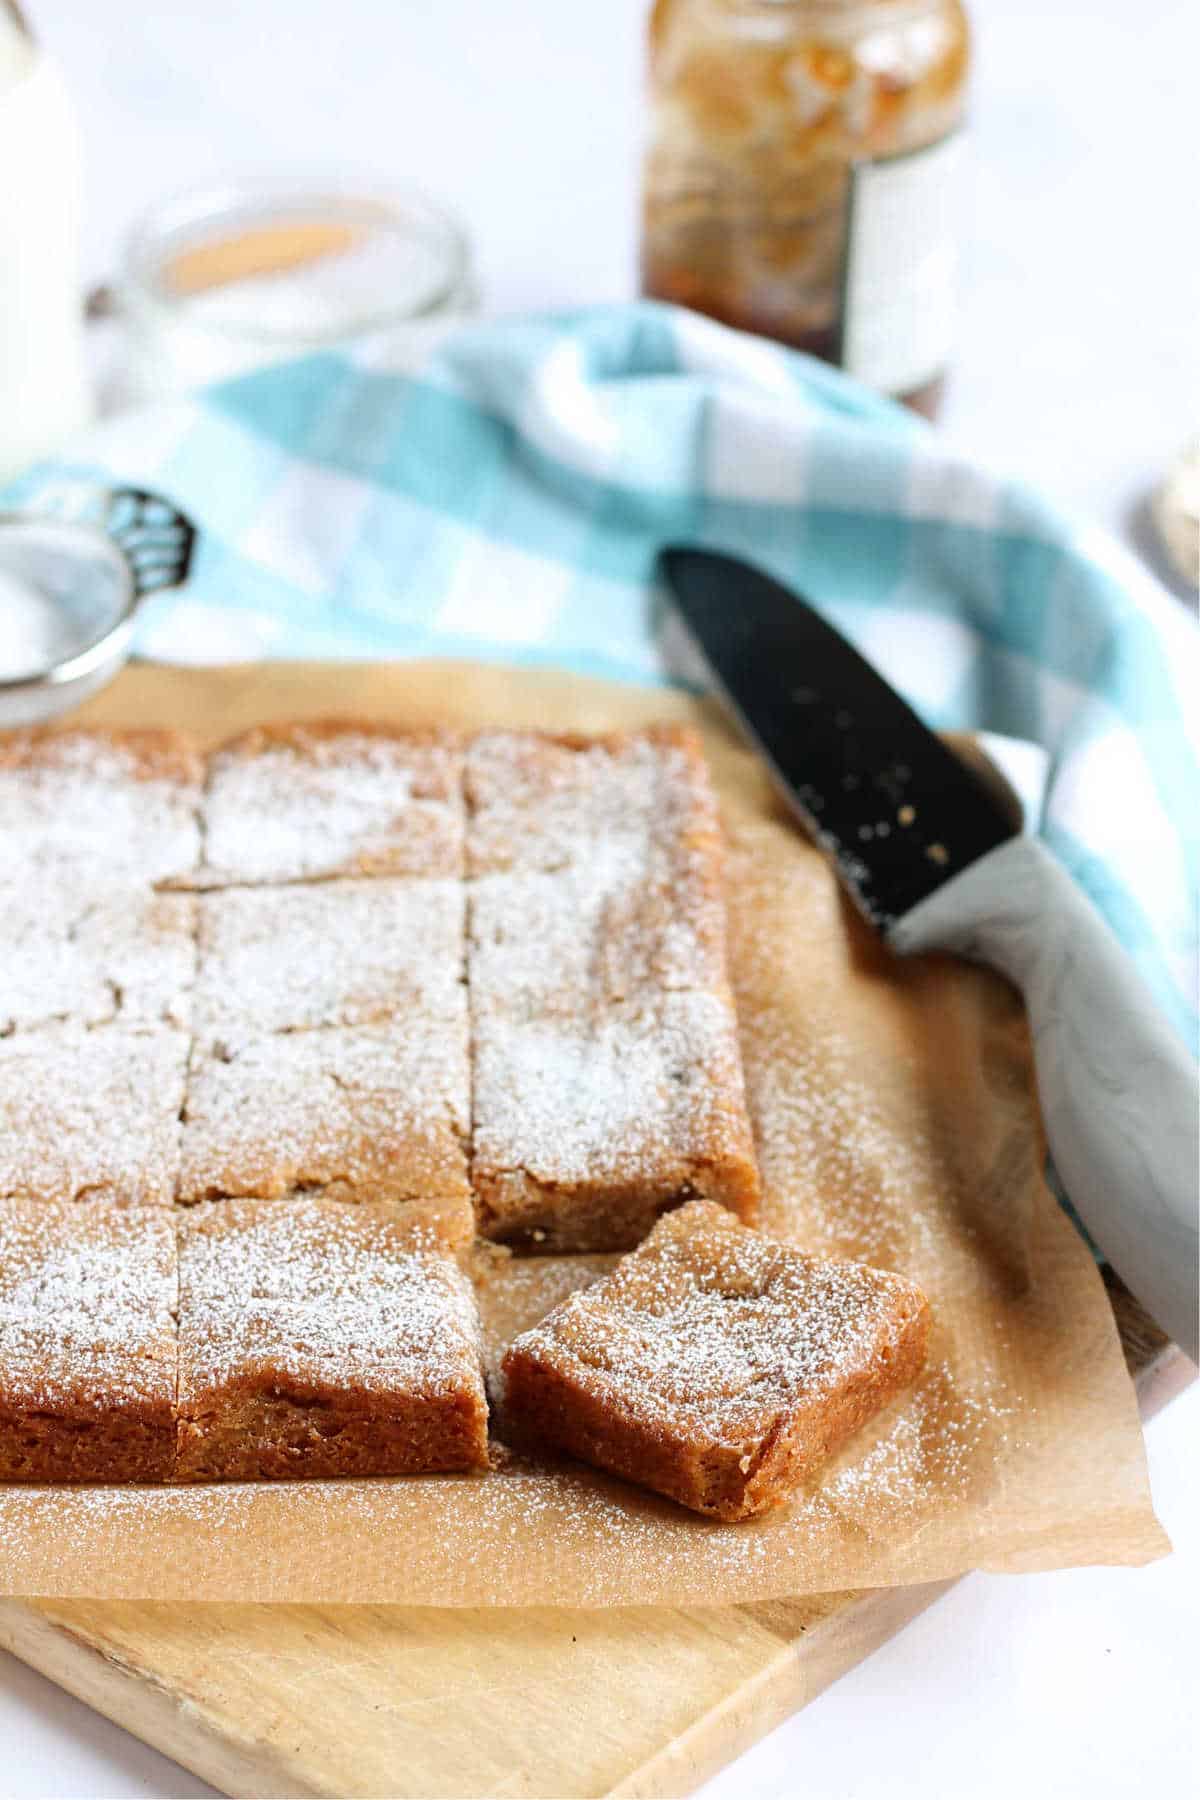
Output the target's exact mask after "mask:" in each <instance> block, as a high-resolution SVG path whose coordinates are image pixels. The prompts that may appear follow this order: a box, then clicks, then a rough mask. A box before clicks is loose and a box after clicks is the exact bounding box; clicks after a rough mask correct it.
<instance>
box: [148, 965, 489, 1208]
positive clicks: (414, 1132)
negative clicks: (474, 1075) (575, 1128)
mask: <svg viewBox="0 0 1200 1800" xmlns="http://www.w3.org/2000/svg"><path fill="white" fill-rule="evenodd" d="M456 991H457V994H458V1003H457V1005H456V1007H455V1008H454V1010H453V1011H451V1012H450V1013H448V1014H439V1015H434V1014H432V1013H415V1014H413V1015H411V1016H406V1017H404V1018H402V1019H398V1020H397V1021H395V1022H394V1023H393V1024H389V1025H383V1026H360V1027H356V1028H351V1029H346V1030H341V1029H333V1030H321V1031H306V1032H295V1033H289V1034H283V1035H279V1036H275V1037H263V1038H256V1039H254V1040H252V1041H249V1042H246V1043H241V1044H237V1045H234V1046H232V1047H227V1048H226V1049H225V1050H224V1052H223V1053H222V1054H219V1055H210V1054H208V1053H206V1052H205V1051H204V1050H203V1049H198V1050H197V1051H196V1053H195V1054H194V1056H193V1060H192V1067H191V1072H190V1076H189V1080H188V1092H187V1105H186V1110H185V1114H184V1126H183V1163H182V1172H181V1177H180V1187H179V1192H180V1196H181V1198H182V1199H184V1200H198V1199H208V1198H218V1197H220V1196H223V1195H238V1194H243V1195H259V1196H261V1197H264V1198H269V1197H278V1196H280V1195H283V1194H287V1193H292V1192H296V1191H297V1190H305V1189H309V1190H319V1191H325V1192H327V1193H330V1194H332V1195H335V1196H337V1197H340V1198H343V1199H411V1198H420V1197H430V1196H434V1195H438V1194H454V1193H464V1192H465V1191H466V1152H465V1148H464V1145H465V1141H466V1135H467V1131H468V1128H469V1124H468V1121H469V1104H470V1099H469V1094H468V1079H469V1077H468V1060H467V1019H466V998H465V995H464V994H463V993H462V990H461V989H458V990H456Z"/></svg>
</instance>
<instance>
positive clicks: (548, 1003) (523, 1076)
mask: <svg viewBox="0 0 1200 1800" xmlns="http://www.w3.org/2000/svg"><path fill="white" fill-rule="evenodd" d="M466 779H467V795H468V806H469V814H470V816H469V821H468V832H467V866H468V871H469V873H470V875H471V877H472V879H471V883H470V893H469V903H468V957H467V960H468V981H469V988H470V994H471V1007H472V1025H473V1032H472V1036H473V1058H474V1127H475V1128H474V1168H475V1172H476V1177H477V1180H478V1181H479V1184H480V1186H481V1189H482V1190H483V1192H484V1195H485V1202H486V1215H485V1216H486V1219H487V1228H488V1229H489V1230H495V1231H496V1232H497V1233H498V1234H499V1235H506V1234H508V1232H509V1231H510V1230H511V1231H523V1230H526V1229H527V1227H528V1226H529V1224H530V1221H531V1220H532V1219H533V1216H534V1211H536V1210H537V1209H539V1208H541V1209H543V1210H544V1209H545V1208H549V1209H550V1211H551V1212H552V1213H553V1214H555V1215H556V1216H557V1221H558V1222H557V1224H554V1225H553V1229H552V1231H551V1236H552V1237H554V1236H557V1238H558V1240H559V1241H563V1242H576V1243H579V1244H581V1245H586V1244H587V1243H589V1242H591V1243H593V1244H596V1243H613V1242H620V1241H621V1238H620V1235H619V1229H618V1225H617V1224H616V1223H614V1224H613V1226H612V1235H610V1236H609V1237H608V1238H605V1237H604V1236H603V1235H599V1236H596V1235H591V1234H592V1233H594V1232H596V1231H597V1230H599V1227H598V1226H597V1225H595V1223H592V1224H588V1223H586V1221H585V1219H584V1208H585V1207H587V1206H593V1207H594V1206H595V1205H596V1204H597V1201H598V1200H602V1199H603V1195H604V1192H605V1189H606V1188H608V1189H617V1188H622V1187H623V1188H624V1189H626V1190H627V1191H628V1190H629V1189H631V1188H636V1187H637V1186H638V1185H639V1184H640V1185H641V1186H642V1187H643V1188H644V1189H645V1190H646V1191H647V1192H648V1193H649V1194H652V1195H653V1196H655V1197H657V1201H658V1204H660V1205H661V1204H663V1203H669V1201H670V1200H671V1198H672V1197H678V1196H679V1195H680V1194H682V1193H686V1192H687V1191H688V1189H689V1187H690V1188H691V1189H692V1191H716V1190H718V1189H721V1188H728V1190H729V1191H730V1192H731V1193H732V1192H734V1191H736V1192H739V1193H741V1194H742V1195H743V1196H744V1197H745V1198H746V1201H747V1203H749V1200H750V1199H751V1198H752V1196H753V1191H754V1174H753V1162H752V1155H751V1146H750V1137H749V1129H748V1125H747V1121H746V1118H745V1112H744V1101H743V1094H742V1083H741V1070H740V1063H739V1056H738V1048H737V1040H736V1026H735V1021H734V1014H733V1006H732V1001H731V999H730V995H729V991H728V985H727V982H726V978H725V964H724V914H723V908H722V899H721V888H720V866H721V844H720V833H719V827H718V822H717V814H716V806H715V802H714V799H713V796H712V792H711V789H710V787H709V785H708V782H707V777H706V774H705V771H704V767H703V762H702V759H701V758H700V757H699V754H698V751H697V748H696V745H695V742H694V740H693V739H692V738H691V737H690V736H689V735H688V734H686V733H678V732H672V731H669V730H663V731H660V732H651V733H647V734H645V735H643V736H633V737H627V738H610V739H601V740H599V741H587V740H579V739H570V738H568V739H561V740H556V739H553V738H547V737H544V736H539V735H538V734H536V733H520V732H498V733H485V734H482V735H481V736H479V737H478V738H476V739H474V740H472V742H471V743H470V745H469V747H468V751H467V762H466ZM531 1189H532V1190H541V1191H542V1196H543V1198H539V1197H538V1196H537V1195H536V1194H534V1193H532V1192H531ZM571 1189H574V1190H576V1192H575V1193H574V1194H572V1193H571V1192H570V1191H569V1190H571ZM545 1196H550V1197H549V1198H547V1197H545ZM526 1215H528V1216H526ZM548 1216H549V1215H548ZM614 1217H615V1215H614ZM552 1223H553V1222H552ZM538 1230H542V1227H541V1226H539V1227H538ZM543 1235H545V1233H544V1232H543Z"/></svg>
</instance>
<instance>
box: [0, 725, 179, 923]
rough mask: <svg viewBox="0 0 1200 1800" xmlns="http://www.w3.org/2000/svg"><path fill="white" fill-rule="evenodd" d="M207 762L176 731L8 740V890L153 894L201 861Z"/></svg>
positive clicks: (1, 801) (1, 815)
mask: <svg viewBox="0 0 1200 1800" xmlns="http://www.w3.org/2000/svg"><path fill="white" fill-rule="evenodd" d="M202 775H203V765H202V762H201V759H200V757H199V755H198V753H197V751H196V749H195V747H194V745H192V743H191V742H190V740H188V739H187V738H185V737H182V736H180V735H179V734H177V733H175V732H170V731H120V732H118V731H63V732H14V733H10V734H0V843H2V844H3V846H4V867H3V870H0V880H3V882H4V884H5V885H7V886H16V885H21V886H25V887H26V888H27V890H34V891H36V890H37V889H38V888H40V887H44V886H45V885H47V884H49V883H50V882H52V881H60V880H68V881H73V880H77V879H78V878H79V877H80V876H81V875H82V877H83V878H84V879H86V880H87V881H89V882H93V883H95V882H100V881H106V882H121V881H124V882H127V883H130V884H136V883H143V884H151V883H154V882H159V881H168V880H172V879H179V878H187V877H188V876H190V874H191V872H192V871H193V870H194V869H195V868H196V865H197V862H198V861H199V856H200V825H199V811H200V788H201V779H202Z"/></svg>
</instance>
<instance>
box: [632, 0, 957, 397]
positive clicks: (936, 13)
mask: <svg viewBox="0 0 1200 1800" xmlns="http://www.w3.org/2000/svg"><path fill="white" fill-rule="evenodd" d="M968 58H969V45H968V33H967V23H966V19H965V16H964V13H963V9H962V5H961V0H657V4H656V5H655V7H654V12H653V15H652V19H651V25H650V78H651V104H652V119H651V130H650V140H649V145H648V148H647V154H646V163H645V177H644V196H643V229H642V286H643V291H644V292H645V293H647V294H650V295H653V296H655V297H657V298H659V299H664V300H673V301H676V302H678V303H680V304H682V305H684V306H690V307H694V308H696V309H697V310H698V311H700V312H704V313H708V314H710V315H711V316H712V317H714V318H717V319H721V320H723V321H725V322H726V323H727V324H730V325H736V326H739V327H741V328H743V329H745V330H748V331H756V332H760V333H762V334H763V335H765V336H767V337H773V338H778V339H780V340H781V341H782V342H784V343H787V344H792V345H794V346H796V347H798V348H800V349H803V350H809V351H812V352H814V353H815V354H816V355H818V356H823V357H825V358H826V359H827V360H828V361H830V362H835V363H839V364H840V365H841V366H843V367H845V368H847V369H848V370H849V371H850V372H851V373H852V374H855V375H857V376H859V377H860V379H862V380H864V381H866V382H867V383H868V384H869V385H871V386H873V387H875V388H877V389H879V390H880V391H882V392H885V393H889V394H893V395H895V396H897V397H899V398H902V399H904V400H907V401H908V402H909V403H910V404H912V405H914V406H916V407H918V408H919V409H920V410H922V411H932V410H933V408H934V406H935V405H936V399H937V392H938V389H939V385H940V379H941V376H942V373H943V371H944V369H945V366H946V362H947V359H948V355H949V350H950V341H951V334H952V326H953V310H954V287H955V272H956V270H955V264H956V260H957V248H956V235H957V234H956V207H955V192H956V173H957V165H958V161H959V152H960V144H961V126H962V121H963V114H964V103H965V96H966V83H967V66H968Z"/></svg>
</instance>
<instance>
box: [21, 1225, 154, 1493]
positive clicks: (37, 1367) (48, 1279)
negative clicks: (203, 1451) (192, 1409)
mask: <svg viewBox="0 0 1200 1800" xmlns="http://www.w3.org/2000/svg"><path fill="white" fill-rule="evenodd" d="M175 1302H176V1280H175V1233H174V1223H173V1219H172V1215H171V1214H170V1213H169V1212H167V1211H166V1210H165V1209H164V1210H163V1211H156V1212H149V1213H147V1212H135V1211H132V1210H129V1209H125V1208H121V1207H111V1206H89V1207H80V1206H73V1205H71V1204H69V1203H66V1204H61V1203H57V1202H53V1201H51V1202H43V1201H29V1200H0V1366H2V1367H3V1371H4V1373H3V1380H2V1381H0V1481H31V1482H53V1481H60V1482H61V1481H72V1482H76V1481H103V1482H128V1481H163V1480H165V1479H166V1478H167V1476H168V1474H169V1472H170V1469H171V1464H172V1461H173V1459H174V1451H175V1423H174V1401H175V1319H174V1310H175Z"/></svg>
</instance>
